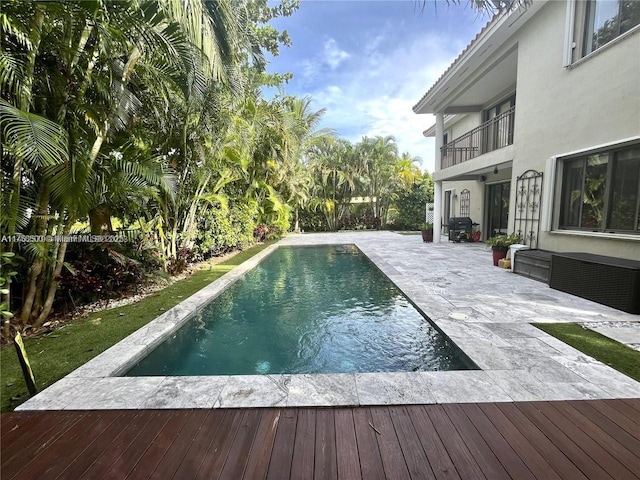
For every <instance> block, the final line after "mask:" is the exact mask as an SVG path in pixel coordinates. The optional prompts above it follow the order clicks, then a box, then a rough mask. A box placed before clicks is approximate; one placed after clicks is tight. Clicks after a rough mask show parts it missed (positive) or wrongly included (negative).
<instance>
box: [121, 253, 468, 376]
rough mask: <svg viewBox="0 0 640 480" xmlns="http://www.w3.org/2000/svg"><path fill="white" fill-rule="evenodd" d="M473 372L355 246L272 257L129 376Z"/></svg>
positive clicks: (445, 339) (241, 280) (272, 255)
mask: <svg viewBox="0 0 640 480" xmlns="http://www.w3.org/2000/svg"><path fill="white" fill-rule="evenodd" d="M425 268H428V266H425ZM475 368H477V367H476V366H475V365H474V364H473V363H472V362H471V361H470V360H469V359H468V357H466V355H464V354H463V353H462V352H461V351H460V350H459V349H458V348H457V347H456V346H455V345H454V344H453V343H452V342H451V340H450V339H449V338H447V337H446V336H445V335H443V334H441V333H440V332H439V331H437V330H436V329H435V328H434V327H433V325H432V324H431V323H430V322H429V321H428V320H427V319H426V318H425V317H424V316H422V315H421V314H420V312H418V310H416V308H415V307H414V306H413V305H412V304H411V303H410V302H409V301H408V300H407V299H406V298H405V297H404V295H403V294H402V293H401V292H400V291H399V290H398V289H397V288H396V287H395V285H393V283H391V281H390V280H389V279H388V278H387V277H386V276H385V275H384V274H383V273H382V272H381V271H380V270H378V268H377V267H376V266H375V265H374V264H373V263H372V262H371V261H370V260H369V259H368V258H367V257H366V256H365V255H363V254H362V253H361V252H360V251H359V250H358V249H357V248H356V247H355V246H354V245H340V246H335V245H334V246H319V247H279V248H278V249H276V250H275V251H274V252H273V253H272V254H271V255H269V256H268V257H267V258H266V259H265V260H264V261H263V262H262V263H261V264H260V265H258V266H257V267H256V268H254V269H253V270H251V271H250V272H248V273H247V274H246V275H245V276H244V277H243V278H242V279H240V280H239V281H238V282H236V283H235V284H233V285H232V286H231V287H229V288H228V289H227V290H226V291H224V292H223V293H222V294H221V295H220V296H218V297H217V298H216V299H215V300H213V301H212V302H211V303H210V304H208V305H207V306H206V307H204V308H203V309H202V310H201V311H200V312H198V313H197V314H196V315H195V317H194V318H192V319H191V320H189V322H188V323H187V324H186V325H185V326H184V327H182V328H181V329H180V330H178V331H177V332H176V333H175V334H174V335H173V336H172V337H170V338H169V339H168V340H167V341H165V342H164V343H162V344H160V345H159V346H158V347H157V348H156V349H155V350H154V351H152V352H151V353H150V354H149V355H148V356H147V357H146V358H144V359H143V360H142V361H140V363H139V364H137V365H136V366H135V367H133V368H132V369H131V370H129V371H128V372H127V373H126V375H127V376H146V375H248V374H266V373H271V374H278V373H288V374H301V373H351V372H400V371H401V372H410V371H432V370H468V369H475Z"/></svg>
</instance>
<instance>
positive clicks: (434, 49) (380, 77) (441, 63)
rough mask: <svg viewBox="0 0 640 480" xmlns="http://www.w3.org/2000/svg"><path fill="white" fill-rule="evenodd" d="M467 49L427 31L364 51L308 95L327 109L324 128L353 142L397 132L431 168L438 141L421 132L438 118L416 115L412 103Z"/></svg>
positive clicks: (405, 146)
mask: <svg viewBox="0 0 640 480" xmlns="http://www.w3.org/2000/svg"><path fill="white" fill-rule="evenodd" d="M377 42H382V39H380V40H377ZM463 47H464V45H463V44H462V42H461V41H460V40H459V39H454V38H447V36H444V35H439V36H434V35H428V34H427V35H422V36H420V37H417V38H414V39H413V40H412V41H410V42H406V43H404V45H402V46H401V45H398V47H396V48H395V49H394V50H392V51H391V52H389V53H386V54H382V53H381V52H380V51H371V50H369V49H366V50H368V51H369V55H368V56H366V57H362V58H359V59H358V64H357V65H353V66H351V65H350V69H349V71H348V72H346V73H345V74H344V75H340V78H339V81H336V79H334V80H333V81H332V82H331V85H329V86H321V87H319V88H318V89H316V90H314V91H310V92H307V93H309V94H310V95H311V96H312V97H313V99H314V102H315V105H316V107H317V108H321V107H326V108H327V113H326V115H325V117H324V122H323V126H327V127H331V128H335V129H336V130H337V131H338V133H339V134H340V135H341V136H342V137H344V138H347V139H348V140H350V141H352V142H357V141H359V140H360V139H361V138H362V136H365V135H368V136H374V135H393V136H394V137H395V138H396V141H397V143H398V147H399V150H400V152H405V151H406V152H409V153H410V154H411V155H412V156H419V157H421V158H422V159H423V162H422V168H423V169H424V170H428V171H433V169H434V148H435V147H434V139H433V138H425V137H424V136H423V135H422V132H423V131H424V130H426V129H427V128H428V127H429V126H431V125H432V124H433V123H434V117H433V116H432V115H416V114H415V113H413V111H412V107H413V105H415V104H416V103H417V102H418V100H419V99H420V98H421V97H422V95H424V93H425V92H426V91H427V89H428V88H429V87H430V86H431V85H433V83H434V82H435V81H436V80H437V78H438V77H439V76H440V75H441V74H442V72H443V71H444V70H445V69H446V68H447V67H448V66H449V64H450V63H451V61H452V60H453V59H454V58H455V56H456V55H457V54H458V53H459V52H460V50H461V49H462V48H463ZM354 63H355V62H354Z"/></svg>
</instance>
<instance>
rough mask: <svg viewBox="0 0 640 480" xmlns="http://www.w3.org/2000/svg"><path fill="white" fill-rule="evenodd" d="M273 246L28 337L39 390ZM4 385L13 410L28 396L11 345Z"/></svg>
mask: <svg viewBox="0 0 640 480" xmlns="http://www.w3.org/2000/svg"><path fill="white" fill-rule="evenodd" d="M272 243H274V242H266V243H264V244H262V245H258V246H256V247H253V248H250V249H248V250H246V251H244V252H241V253H239V254H237V255H235V256H234V257H232V258H230V259H228V260H226V261H224V262H221V263H219V264H217V265H213V266H211V267H210V268H209V269H204V270H198V271H196V272H195V273H194V274H193V275H191V276H189V277H188V278H186V279H184V280H181V281H179V282H176V283H174V284H173V285H170V286H168V287H167V288H164V289H162V290H159V291H157V292H155V293H153V294H152V295H150V296H148V297H146V298H144V299H143V300H141V301H139V302H137V303H133V304H131V305H126V306H123V307H119V308H113V309H110V310H103V311H101V312H96V313H94V314H92V315H90V316H89V317H87V318H85V319H81V320H75V321H73V322H70V323H69V324H67V325H66V326H64V327H62V328H60V329H58V330H56V331H55V332H54V333H52V334H48V335H44V336H42V337H39V338H28V339H25V342H24V343H25V348H26V350H27V355H28V356H29V362H30V363H31V368H32V370H33V374H34V376H35V379H36V385H37V387H38V390H39V391H40V390H43V389H44V388H46V387H47V386H49V385H51V384H52V383H54V382H56V381H57V380H59V379H60V378H62V377H64V376H65V375H67V374H68V373H70V372H72V371H73V370H75V369H76V368H78V367H79V366H80V365H82V364H84V363H86V362H87V361H89V360H91V359H92V358H93V357H95V356H96V355H98V354H100V353H101V352H103V351H105V350H106V349H108V348H109V347H111V346H112V345H114V344H115V343H117V342H119V341H120V340H122V339H123V338H125V337H126V336H127V335H129V334H131V333H133V332H134V331H136V330H137V329H139V328H140V327H142V326H143V325H145V324H147V323H148V322H150V321H151V320H153V319H154V318H156V317H157V316H158V315H160V314H161V313H162V312H164V311H165V310H169V309H170V308H172V307H173V306H175V305H177V304H178V303H180V302H181V301H182V300H184V299H186V298H187V297H189V296H191V295H193V294H194V293H196V292H197V291H198V290H200V289H201V288H203V287H205V286H207V285H208V284H210V283H211V282H213V281H214V280H216V279H217V278H219V277H221V276H222V275H224V274H225V273H227V272H228V271H229V270H231V269H232V268H234V267H235V266H237V265H240V264H241V263H242V262H244V261H245V260H247V259H248V258H250V257H252V256H253V255H255V254H257V253H258V252H260V251H261V250H264V249H265V248H266V247H268V246H269V245H271V244H272ZM0 381H1V382H2V383H1V385H0V390H1V393H2V399H1V401H2V405H1V410H2V411H3V412H7V411H11V410H13V409H14V408H15V407H17V406H18V405H20V404H21V403H23V402H25V401H26V400H27V399H28V398H29V394H28V391H27V387H26V384H25V382H24V378H23V377H22V371H21V370H20V366H19V364H18V359H17V356H16V352H15V348H14V347H13V345H9V346H8V347H5V348H3V349H2V351H1V352H0Z"/></svg>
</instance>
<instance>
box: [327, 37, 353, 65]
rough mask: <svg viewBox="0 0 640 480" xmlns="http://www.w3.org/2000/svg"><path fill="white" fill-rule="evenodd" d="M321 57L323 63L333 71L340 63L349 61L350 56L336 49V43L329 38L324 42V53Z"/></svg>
mask: <svg viewBox="0 0 640 480" xmlns="http://www.w3.org/2000/svg"><path fill="white" fill-rule="evenodd" d="M322 57H323V58H322V59H323V60H324V63H326V64H327V65H329V67H331V69H332V70H335V69H336V68H338V67H339V66H340V64H341V63H342V62H344V61H345V60H347V59H349V58H350V57H351V55H349V54H348V53H347V52H345V51H344V50H342V49H340V47H338V42H336V41H335V39H333V38H330V39H328V40H327V41H326V42H324V51H323V55H322Z"/></svg>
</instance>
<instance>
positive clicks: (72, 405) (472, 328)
mask: <svg viewBox="0 0 640 480" xmlns="http://www.w3.org/2000/svg"><path fill="white" fill-rule="evenodd" d="M385 233H386V232H385ZM382 237H384V235H382ZM371 238H374V237H373V236H372V234H366V233H365V234H360V236H359V235H357V234H355V235H354V234H351V235H344V234H343V235H340V234H328V235H315V236H314V235H305V236H289V237H286V238H285V239H283V240H281V241H279V242H278V243H276V244H274V245H271V246H269V247H267V248H266V249H265V250H263V251H262V252H260V253H258V254H256V255H255V256H253V257H252V258H250V259H248V260H247V261H246V262H244V263H242V264H241V265H239V266H238V267H236V268H234V269H233V270H231V271H230V272H228V273H226V274H225V275H223V276H222V277H220V278H219V279H217V280H215V281H214V282H212V283H211V284H210V285H208V286H206V287H204V288H203V289H201V290H200V291H198V292H196V293H195V294H194V295H192V296H190V297H189V298H187V299H185V300H184V301H183V302H181V303H180V304H178V305H176V306H175V307H173V308H172V309H170V310H168V311H167V312H164V313H163V314H162V315H160V316H159V317H157V318H156V319H154V320H152V321H151V322H149V323H148V324H147V325H145V326H144V327H142V328H140V329H139V330H137V331H136V332H134V333H133V334H131V335H130V336H128V337H127V338H125V339H123V340H122V341H120V342H118V343H117V344H115V345H114V346H112V347H111V348H109V349H108V350H106V351H105V352H103V353H101V354H100V355H98V356H96V357H95V358H93V359H92V360H90V361H89V362H87V363H85V364H84V365H82V366H81V367H79V368H78V369H76V370H74V371H73V372H71V373H70V374H68V375H67V376H66V377H64V378H63V379H61V380H59V381H58V382H56V383H54V384H53V385H51V386H50V387H49V388H47V389H45V390H44V391H42V392H41V393H39V394H38V395H36V396H35V397H33V398H31V399H29V400H28V401H27V402H25V403H24V404H22V405H20V406H19V407H17V409H16V410H85V409H91V410H95V409H157V408H245V407H272V406H290V407H303V406H355V405H389V404H396V405H397V404H425V403H462V402H511V401H522V400H530V401H534V400H568V399H585V398H632V397H640V383H638V382H635V381H633V380H631V379H629V378H628V377H626V376H624V375H622V374H620V373H619V372H617V371H615V370H613V369H611V368H610V367H607V366H605V365H603V364H601V363H600V362H597V361H596V360H594V359H592V358H591V357H587V356H586V355H584V354H582V353H581V352H579V351H577V350H575V349H573V348H572V347H569V346H568V345H566V344H564V343H562V342H560V341H558V340H556V339H554V338H553V337H551V336H549V335H547V334H546V333H544V332H542V331H540V330H538V329H536V328H535V327H533V326H531V325H528V324H517V325H519V326H518V327H517V328H515V330H514V331H515V332H516V333H515V334H511V333H508V335H512V336H511V337H509V336H506V337H505V336H504V335H500V334H497V333H496V331H492V330H491V329H490V328H488V326H489V322H486V321H485V320H486V319H484V318H478V319H476V318H471V319H470V321H469V322H457V321H454V320H452V318H451V317H450V313H451V311H452V310H460V311H465V309H464V308H455V306H452V305H451V304H449V305H448V306H447V307H446V310H447V313H446V314H444V310H443V309H442V307H443V305H439V303H438V301H434V298H435V297H434V298H428V299H427V301H426V302H425V297H424V296H422V295H420V294H419V292H417V291H416V290H415V289H414V286H413V285H412V283H411V278H410V276H407V275H405V274H404V273H403V272H402V271H400V270H399V268H400V267H399V266H398V265H394V262H393V258H385V254H384V251H381V249H379V248H378V247H377V242H375V241H374V242H368V240H370V239H371ZM364 239H367V241H365V240H364ZM343 244H355V245H356V246H357V247H358V249H359V250H360V251H361V252H362V253H363V254H364V255H366V256H367V257H368V258H369V260H371V262H372V263H373V264H374V265H376V267H378V269H379V270H380V271H381V272H382V273H384V274H385V275H386V276H387V277H388V278H389V280H391V282H392V283H394V284H395V285H396V287H397V288H398V289H399V290H400V291H401V292H402V293H403V294H404V295H405V296H406V297H407V298H408V299H409V300H410V301H411V303H412V304H413V305H414V306H415V307H416V308H417V309H418V310H419V311H421V312H422V313H423V314H424V315H425V316H427V317H428V318H429V319H430V321H431V323H433V324H434V325H435V326H436V328H437V329H438V330H440V331H441V332H443V333H444V334H445V335H447V336H448V337H449V338H450V339H451V341H452V342H454V343H455V344H456V345H457V346H458V348H460V349H461V350H462V351H463V352H464V353H465V354H466V355H467V356H468V357H469V358H470V359H471V360H472V361H474V362H475V363H476V364H477V365H478V366H479V367H480V368H482V370H464V371H439V372H393V373H389V372H381V373H355V374H313V375H293V374H292V375H288V374H285V375H231V376H192V377H176V376H154V377H119V376H117V375H121V374H122V373H124V372H125V371H127V370H128V369H129V368H131V366H133V365H134V364H135V363H137V362H138V361H139V360H140V359H141V358H143V357H144V356H145V355H147V354H148V353H149V352H150V351H151V350H152V349H153V348H155V347H156V346H157V345H158V344H159V343H161V342H162V341H164V340H165V339H166V338H168V337H169V336H170V335H171V334H173V332H175V331H176V330H177V329H179V328H180V327H181V326H182V325H184V323H185V322H187V321H189V320H190V319H191V318H192V317H193V316H194V315H195V314H197V312H198V311H199V310H200V309H201V308H203V307H204V306H205V305H206V304H208V303H209V302H211V301H212V300H213V299H214V298H215V297H217V296H218V295H220V294H221V293H222V292H224V291H225V290H226V289H227V288H229V287H230V286H231V285H232V284H234V283H235V282H237V281H238V280H240V279H241V278H242V277H243V276H244V275H245V274H246V273H247V272H248V271H250V270H251V269H253V268H255V267H256V266H257V265H258V264H259V263H260V262H262V261H263V260H264V259H265V258H266V257H267V256H268V255H270V254H271V253H272V252H273V251H274V250H275V249H277V248H278V247H280V246H285V245H343ZM505 273H506V272H505ZM525 280H528V279H525ZM436 297H437V296H436ZM434 316H435V318H434ZM483 324H486V325H483ZM492 325H493V327H494V329H495V325H499V322H494V323H493V324H492ZM525 325H528V327H530V328H527V327H526V326H525ZM505 328H506V327H505ZM514 342H515V344H516V345H518V344H520V348H514ZM534 348H537V349H538V350H543V351H544V355H537V356H536V355H532V354H531V353H530V351H531V350H532V349H534ZM497 352H499V354H500V356H499V357H497V358H496V353H497ZM523 352H524V353H523ZM503 357H504V358H503ZM527 357H533V360H534V361H533V362H532V361H529V362H527ZM510 360H513V361H514V362H515V363H513V364H511V363H508V362H509V361H510ZM605 380H606V381H605ZM603 381H605V382H604V383H606V385H605V387H606V388H604V387H603V385H602V383H603Z"/></svg>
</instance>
